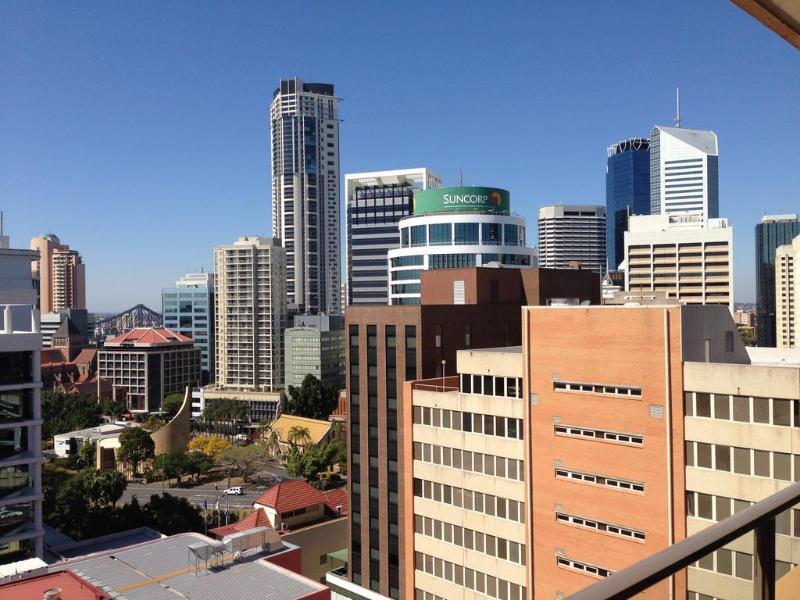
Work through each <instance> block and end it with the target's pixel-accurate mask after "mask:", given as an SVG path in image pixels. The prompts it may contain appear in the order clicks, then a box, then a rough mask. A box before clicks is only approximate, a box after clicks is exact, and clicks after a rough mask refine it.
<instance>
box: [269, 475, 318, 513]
mask: <svg viewBox="0 0 800 600" xmlns="http://www.w3.org/2000/svg"><path fill="white" fill-rule="evenodd" d="M255 504H261V505H262V506H269V507H270V508H272V509H274V510H275V512H278V513H286V512H289V511H290V510H297V509H298V508H308V507H309V506H316V505H318V504H325V496H323V495H322V492H320V491H319V490H318V489H316V488H315V487H313V486H311V485H310V484H308V483H306V481H305V480H304V479H293V480H291V481H282V482H280V483H277V484H275V485H273V486H272V487H271V488H269V489H268V490H267V491H266V492H264V493H263V494H262V496H261V497H260V498H259V499H258V500H256V501H255Z"/></svg>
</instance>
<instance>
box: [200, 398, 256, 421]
mask: <svg viewBox="0 0 800 600" xmlns="http://www.w3.org/2000/svg"><path fill="white" fill-rule="evenodd" d="M203 419H204V420H206V421H209V422H213V421H244V420H246V419H247V402H242V401H241V400H234V399H233V398H215V399H213V400H209V401H207V402H206V407H205V410H204V411H203Z"/></svg>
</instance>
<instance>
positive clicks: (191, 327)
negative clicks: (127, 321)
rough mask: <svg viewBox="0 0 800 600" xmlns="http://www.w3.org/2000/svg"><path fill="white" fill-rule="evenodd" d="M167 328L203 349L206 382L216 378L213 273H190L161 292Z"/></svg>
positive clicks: (202, 360)
mask: <svg viewBox="0 0 800 600" xmlns="http://www.w3.org/2000/svg"><path fill="white" fill-rule="evenodd" d="M161 314H162V315H163V318H164V327H166V328H167V329H169V330H170V331H175V332H178V333H180V334H182V335H185V336H188V337H190V338H192V340H193V341H194V347H195V348H198V349H199V350H200V357H201V363H200V364H201V367H202V369H203V383H208V382H209V381H212V380H213V379H214V274H213V273H187V274H186V275H184V276H183V277H181V278H180V279H178V280H177V281H176V282H175V287H172V288H164V289H163V290H162V291H161Z"/></svg>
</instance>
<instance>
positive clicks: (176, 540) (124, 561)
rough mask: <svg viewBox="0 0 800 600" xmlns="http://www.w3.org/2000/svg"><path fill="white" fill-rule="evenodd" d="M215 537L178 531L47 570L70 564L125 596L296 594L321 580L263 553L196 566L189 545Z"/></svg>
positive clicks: (204, 599) (206, 599)
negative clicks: (221, 563)
mask: <svg viewBox="0 0 800 600" xmlns="http://www.w3.org/2000/svg"><path fill="white" fill-rule="evenodd" d="M202 542H205V543H209V544H210V543H213V542H214V540H212V539H211V538H208V537H206V536H204V535H201V534H199V533H181V534H178V535H173V536H170V537H167V538H163V539H160V540H156V541H153V542H146V543H144V544H139V545H136V546H131V547H129V548H124V549H122V550H119V551H115V552H107V553H105V554H103V555H102V556H95V557H91V558H85V559H77V560H73V561H68V562H66V563H61V564H58V565H53V566H51V567H50V570H51V572H54V571H62V570H67V569H68V570H70V571H73V572H75V573H76V574H77V575H79V576H80V577H83V578H84V579H87V580H88V581H89V582H90V583H92V584H94V585H96V586H98V587H100V588H101V589H103V590H105V591H107V592H109V593H112V592H113V593H114V594H115V597H116V598H120V599H126V600H175V598H176V597H182V598H187V599H190V600H230V599H231V598H261V599H264V600H295V599H297V598H303V597H305V596H308V595H310V594H312V593H314V592H317V591H319V590H323V589H326V588H325V586H323V585H321V584H318V583H317V582H315V581H312V580H310V579H307V578H305V577H303V576H301V575H297V574H296V573H293V572H291V571H288V570H286V569H283V568H281V567H279V566H277V565H274V564H272V563H269V562H266V561H265V560H263V558H264V557H266V556H268V555H267V554H266V553H263V552H259V553H253V554H246V555H245V556H244V557H243V558H242V559H241V562H237V563H234V562H232V560H231V557H230V556H229V555H226V561H225V564H224V566H222V567H215V568H212V569H210V570H208V571H205V570H204V566H205V565H204V563H202V562H201V563H200V565H199V570H197V572H195V566H194V564H193V563H192V562H191V561H190V560H189V557H188V556H189V552H188V548H189V546H191V545H193V544H197V543H202Z"/></svg>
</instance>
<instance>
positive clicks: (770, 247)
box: [756, 214, 800, 346]
mask: <svg viewBox="0 0 800 600" xmlns="http://www.w3.org/2000/svg"><path fill="white" fill-rule="evenodd" d="M798 235H800V222H799V221H798V220H797V215H791V214H787V215H767V216H764V217H762V218H761V223H758V224H757V225H756V331H757V333H758V345H759V346H775V343H776V341H777V335H776V333H775V251H776V250H777V249H778V246H784V245H787V244H791V243H792V240H793V239H794V238H795V237H797V236H798Z"/></svg>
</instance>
